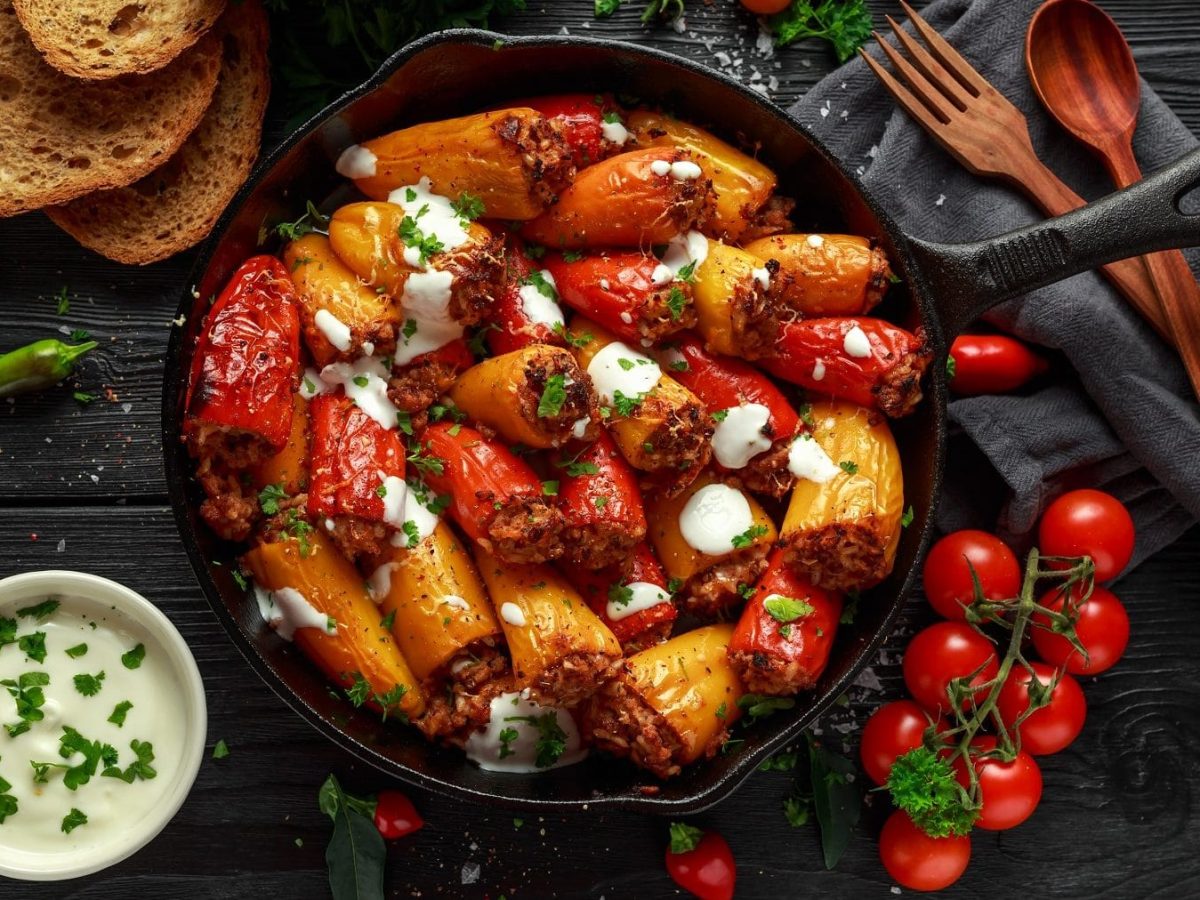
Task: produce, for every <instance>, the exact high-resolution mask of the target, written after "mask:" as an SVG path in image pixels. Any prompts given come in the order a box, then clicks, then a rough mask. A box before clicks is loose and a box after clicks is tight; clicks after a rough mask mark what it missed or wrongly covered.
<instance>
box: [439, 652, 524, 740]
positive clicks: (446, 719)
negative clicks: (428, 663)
mask: <svg viewBox="0 0 1200 900" xmlns="http://www.w3.org/2000/svg"><path fill="white" fill-rule="evenodd" d="M461 663H465V665H461ZM424 688H425V693H426V696H427V697H428V702H427V705H426V710H425V715H423V716H422V717H421V718H420V719H418V720H417V722H416V725H417V727H418V728H420V729H421V731H422V733H424V734H425V736H426V737H429V738H441V739H442V740H445V741H446V742H447V743H453V744H461V743H463V742H465V741H466V739H467V737H468V736H469V735H470V734H471V732H472V731H474V730H475V729H477V728H482V727H484V726H485V725H487V723H488V720H489V719H490V718H491V704H492V700H493V699H494V698H495V697H497V696H498V695H500V694H502V693H504V692H505V691H510V690H512V689H513V684H512V677H511V672H510V671H509V665H508V659H507V658H506V657H505V656H503V655H502V654H501V653H500V652H499V651H498V650H496V649H495V648H494V647H489V646H487V645H486V644H480V645H479V646H474V647H472V648H470V649H469V651H468V652H466V654H465V655H460V656H459V657H458V659H456V660H455V661H453V662H451V663H450V665H449V666H448V667H447V670H446V671H445V672H442V673H438V674H435V675H434V676H432V677H430V678H428V679H426V682H425V684H424Z"/></svg>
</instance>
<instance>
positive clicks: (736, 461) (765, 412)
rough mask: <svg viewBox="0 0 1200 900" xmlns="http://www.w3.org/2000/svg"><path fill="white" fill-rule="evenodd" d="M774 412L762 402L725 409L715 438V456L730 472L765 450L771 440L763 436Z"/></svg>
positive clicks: (713, 437)
mask: <svg viewBox="0 0 1200 900" xmlns="http://www.w3.org/2000/svg"><path fill="white" fill-rule="evenodd" d="M770 418H771V411H770V410H769V409H767V407H765V406H763V404H761V403H743V404H742V405H741V406H733V407H730V408H729V409H727V410H725V418H724V419H722V420H721V421H720V422H718V423H717V427H716V429H715V430H714V431H713V436H712V449H713V456H715V457H716V459H717V462H719V463H720V464H721V465H722V466H724V467H725V468H726V469H741V468H744V467H745V465H746V464H747V463H748V462H750V460H752V459H753V458H754V457H756V456H758V454H760V453H762V452H763V451H764V450H770V449H771V439H770V438H769V437H767V436H766V435H765V434H763V428H764V427H766V424H767V422H768V421H770Z"/></svg>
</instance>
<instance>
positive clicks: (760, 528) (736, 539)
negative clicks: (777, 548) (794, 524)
mask: <svg viewBox="0 0 1200 900" xmlns="http://www.w3.org/2000/svg"><path fill="white" fill-rule="evenodd" d="M768 531H770V529H769V528H767V526H766V525H751V526H750V527H749V528H747V529H746V530H745V531H743V532H742V533H741V534H735V535H734V536H733V538H732V540H730V542H729V543H731V544H733V546H734V549H737V550H740V549H742V548H743V547H749V546H750V545H751V544H753V543H754V542H755V541H756V540H758V539H759V538H760V537H762V536H763V535H764V534H766V533H767V532H768Z"/></svg>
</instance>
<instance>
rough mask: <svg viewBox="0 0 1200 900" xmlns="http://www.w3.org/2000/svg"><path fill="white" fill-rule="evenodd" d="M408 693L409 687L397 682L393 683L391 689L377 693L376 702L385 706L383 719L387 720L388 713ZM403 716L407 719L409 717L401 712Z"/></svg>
mask: <svg viewBox="0 0 1200 900" xmlns="http://www.w3.org/2000/svg"><path fill="white" fill-rule="evenodd" d="M407 693H408V687H407V686H406V685H403V684H397V685H393V686H392V689H391V690H390V691H387V692H386V693H383V694H376V695H375V702H376V703H378V704H379V705H380V706H381V707H383V721H385V722H386V721H387V717H388V714H389V713H391V712H392V711H393V710H394V709H395V708H396V707H397V706H399V705H400V701H401V700H403V699H404V695H405V694H407ZM401 718H404V719H407V718H408V717H407V716H405V715H404V714H403V713H401Z"/></svg>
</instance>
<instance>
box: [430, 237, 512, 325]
mask: <svg viewBox="0 0 1200 900" xmlns="http://www.w3.org/2000/svg"><path fill="white" fill-rule="evenodd" d="M434 268H436V269H440V270H441V271H444V272H449V273H450V274H451V275H453V276H454V281H453V282H451V285H450V315H451V317H452V318H453V319H454V321H456V322H458V323H459V324H460V325H478V324H479V323H480V322H482V321H484V320H485V319H486V318H487V317H488V314H489V313H490V312H491V309H492V306H493V304H494V303H495V302H496V296H497V295H498V294H499V293H500V291H502V290H503V289H504V271H505V270H504V240H503V239H502V238H498V237H488V238H487V239H486V240H480V239H479V238H477V237H475V236H474V235H472V239H471V240H470V241H468V242H467V243H466V244H463V245H462V246H461V247H459V248H456V249H454V250H450V251H449V252H447V253H445V254H443V255H441V256H439V257H437V258H436V259H435V260H434Z"/></svg>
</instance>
